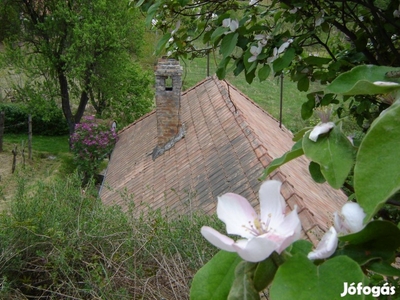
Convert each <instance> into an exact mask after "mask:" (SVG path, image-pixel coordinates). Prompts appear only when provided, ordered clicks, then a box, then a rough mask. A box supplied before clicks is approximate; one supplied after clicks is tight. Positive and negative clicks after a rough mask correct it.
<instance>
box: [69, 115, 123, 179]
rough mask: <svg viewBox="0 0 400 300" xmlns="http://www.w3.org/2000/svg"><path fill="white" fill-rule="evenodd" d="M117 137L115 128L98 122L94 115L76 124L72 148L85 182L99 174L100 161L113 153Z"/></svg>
mask: <svg viewBox="0 0 400 300" xmlns="http://www.w3.org/2000/svg"><path fill="white" fill-rule="evenodd" d="M117 138H118V136H117V133H116V132H115V130H114V129H109V128H107V127H106V126H104V125H101V124H97V123H96V122H95V121H94V118H93V117H85V118H84V122H82V123H79V124H76V126H75V132H74V133H73V135H72V136H71V145H72V147H71V149H72V152H73V153H74V156H75V162H76V165H77V167H78V171H79V172H80V174H81V175H82V176H83V178H84V182H87V180H88V179H89V178H91V177H94V176H95V175H96V174H97V172H98V170H99V166H100V163H101V162H102V161H103V160H104V159H105V158H106V157H107V155H109V154H110V153H111V151H112V149H113V148H114V145H115V143H116V141H117Z"/></svg>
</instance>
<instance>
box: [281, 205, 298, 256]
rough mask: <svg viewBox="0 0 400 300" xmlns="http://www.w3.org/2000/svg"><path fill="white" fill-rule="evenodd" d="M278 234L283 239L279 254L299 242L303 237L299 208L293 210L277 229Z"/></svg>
mask: <svg viewBox="0 0 400 300" xmlns="http://www.w3.org/2000/svg"><path fill="white" fill-rule="evenodd" d="M276 232H278V234H279V235H280V236H282V237H283V240H282V242H281V243H280V245H279V249H278V250H277V252H278V253H281V252H282V251H283V250H285V249H286V248H287V247H288V246H289V245H290V244H292V243H293V242H295V241H297V240H298V239H299V238H300V235H301V221H300V218H299V215H298V214H297V208H295V209H294V210H292V211H291V212H290V214H288V215H287V216H286V217H285V219H284V221H283V222H282V223H281V224H280V226H279V227H278V228H276Z"/></svg>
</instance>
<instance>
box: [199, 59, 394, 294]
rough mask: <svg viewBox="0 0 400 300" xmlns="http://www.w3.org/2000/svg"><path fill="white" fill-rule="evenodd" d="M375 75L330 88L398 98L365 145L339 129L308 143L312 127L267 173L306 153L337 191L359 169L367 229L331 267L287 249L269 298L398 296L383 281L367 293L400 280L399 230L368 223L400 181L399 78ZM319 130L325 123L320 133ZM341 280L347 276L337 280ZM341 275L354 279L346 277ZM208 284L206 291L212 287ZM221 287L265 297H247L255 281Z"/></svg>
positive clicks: (346, 238)
mask: <svg viewBox="0 0 400 300" xmlns="http://www.w3.org/2000/svg"><path fill="white" fill-rule="evenodd" d="M370 69H371V66H359V67H356V68H354V69H353V70H351V71H349V72H348V73H343V74H342V75H341V76H339V77H338V78H337V79H336V80H335V81H333V82H332V84H331V85H330V86H329V88H330V89H331V90H332V89H336V91H337V92H339V93H343V94H351V95H352V94H358V93H360V91H362V92H363V93H392V94H391V97H394V99H396V100H395V102H394V103H393V104H392V106H391V107H390V108H389V109H387V110H386V111H384V112H382V113H381V115H380V116H379V117H378V118H377V119H376V120H375V121H374V122H373V123H372V124H371V127H370V129H369V130H368V132H367V134H366V135H365V136H364V137H363V138H362V141H361V144H360V146H359V147H355V146H353V144H352V143H351V142H350V141H349V140H348V139H347V137H346V136H345V135H344V134H343V132H342V130H341V126H340V124H336V125H334V127H333V128H332V129H331V130H328V131H326V132H325V133H323V134H321V135H319V136H318V138H317V140H316V141H311V140H310V138H309V136H310V133H311V131H312V130H314V129H309V128H306V129H305V130H303V131H302V132H301V133H300V134H298V135H297V136H296V137H295V139H296V140H298V141H297V143H296V144H295V146H294V147H293V149H292V150H291V151H289V152H288V153H286V154H285V155H284V156H282V157H281V158H278V159H275V160H274V161H273V162H272V163H271V166H270V167H268V168H267V169H266V171H265V174H264V177H265V176H267V175H269V174H270V173H271V172H272V171H273V170H274V169H276V168H277V167H279V166H281V165H283V164H285V163H287V162H289V161H290V160H292V159H294V158H296V157H299V156H301V155H303V154H304V155H306V156H307V157H308V158H309V159H310V160H311V161H312V162H311V164H312V165H313V168H311V167H310V172H311V175H312V177H313V178H314V179H315V180H316V181H317V182H319V180H317V178H318V179H322V180H321V182H324V181H327V182H328V183H329V184H330V185H331V186H332V187H334V188H340V187H341V185H342V184H343V183H344V181H345V180H346V178H347V176H348V174H349V172H350V171H351V170H352V167H353V165H354V164H355V167H354V183H355V184H354V188H355V199H356V200H357V202H358V203H359V204H360V206H361V207H362V208H363V210H364V212H365V214H366V217H365V219H364V223H366V226H365V227H364V228H363V229H362V230H361V231H359V232H354V233H351V234H346V235H343V236H341V237H339V241H340V242H339V245H338V246H337V248H336V246H335V248H334V249H333V250H336V251H335V252H334V254H333V256H332V258H329V259H328V257H325V258H326V260H325V262H318V261H316V262H314V263H313V262H311V261H310V260H309V259H308V258H307V251H304V249H302V248H299V249H300V251H298V250H296V248H297V247H295V248H294V251H295V252H293V251H292V250H291V249H289V248H288V249H287V252H288V253H287V254H283V255H282V257H281V259H283V260H284V263H283V264H282V265H281V266H280V267H279V268H278V269H277V270H272V271H271V270H270V269H268V268H264V269H263V271H262V272H264V273H265V275H268V274H273V275H272V276H274V280H273V281H272V284H271V289H270V297H271V299H293V297H295V295H297V294H298V292H299V291H304V290H306V291H308V292H307V293H305V294H304V297H305V298H304V299H310V297H312V295H317V294H318V295H320V294H321V293H322V291H324V292H323V295H325V296H326V299H332V297H337V296H338V295H341V294H342V293H343V294H344V296H343V297H352V296H353V295H355V294H354V293H353V291H356V288H355V287H353V286H350V287H348V288H344V287H343V285H344V283H345V282H346V283H348V284H351V283H356V285H357V284H358V285H357V288H358V289H359V290H360V292H357V295H360V299H370V297H371V295H373V296H374V297H377V296H379V295H381V296H382V295H394V294H395V292H396V290H395V289H396V287H398V285H396V284H394V283H391V285H388V283H384V284H383V285H381V287H374V286H372V287H368V284H369V277H371V278H373V277H374V276H376V274H378V275H382V276H386V277H387V278H388V281H389V282H394V281H393V280H394V277H396V276H399V275H400V270H399V269H396V268H394V267H392V266H391V264H392V263H394V261H395V257H396V253H397V252H398V250H399V248H400V228H399V227H398V224H397V223H392V222H389V221H382V220H373V221H370V220H372V219H373V217H374V216H375V215H376V214H377V213H378V211H379V210H380V209H381V208H382V206H383V205H384V204H385V203H386V202H387V201H388V200H389V199H391V197H393V196H395V195H396V192H397V191H398V190H399V189H400V185H399V181H398V179H399V178H400V174H399V170H398V168H397V166H398V163H399V159H398V156H397V152H396V151H392V149H398V148H399V145H398V135H399V133H398V132H397V131H398V126H396V123H397V121H396V120H398V119H399V118H400V110H399V103H400V102H399V101H400V99H399V97H400V93H399V91H400V84H398V83H397V81H398V79H397V78H394V79H393V78H390V79H388V73H387V72H390V70H389V71H388V69H387V67H373V70H374V72H373V74H374V75H373V76H369V75H368V72H369V70H370ZM366 74H367V76H366ZM379 74H380V75H379ZM325 122H327V120H325ZM318 126H320V125H317V126H316V127H318ZM376 154H378V155H379V159H376V160H375V158H376V157H375V156H376ZM310 166H311V165H310ZM395 199H397V197H396V198H395ZM354 217H355V216H353V218H354ZM302 247H304V246H302ZM292 249H293V248H292ZM291 251H292V252H291ZM308 251H309V250H308ZM221 255H222V254H221ZM208 264H209V266H208V267H207V269H206V270H212V269H213V268H215V267H216V266H215V264H216V262H215V261H213V260H211V261H210V262H209V263H208ZM208 264H207V265H208ZM342 268H344V269H342ZM225 269H226V272H228V273H231V272H233V271H232V270H231V269H230V268H229V269H228V268H225ZM363 270H368V272H369V273H368V275H369V276H367V277H366V276H365V275H364V273H363ZM235 272H237V273H238V274H239V275H240V276H243V274H244V273H243V272H244V271H243V270H242V271H240V270H238V267H236V271H235ZM246 272H247V273H246ZM246 272H245V274H247V277H246V278H252V277H253V276H254V274H255V273H254V269H253V270H248V271H246ZM337 274H342V275H341V276H337ZM343 274H346V276H348V277H346V278H345V277H343ZM239 275H236V276H239ZM196 276H197V275H196ZM198 276H199V278H202V280H203V281H205V282H208V281H209V280H210V281H214V282H215V280H213V279H212V278H213V276H214V275H213V272H211V271H208V274H204V272H202V273H201V272H200V271H199V275H198ZM310 276H311V277H310ZM196 280H198V279H196V277H195V282H196ZM200 280H201V279H200ZM288 282H290V284H288ZM205 284H206V288H207V286H208V283H205ZM203 285H204V282H203ZM219 288H221V289H223V290H224V291H225V293H229V295H231V294H232V295H236V296H232V297H230V298H229V299H242V297H243V296H244V293H246V295H247V296H246V297H248V299H259V296H258V293H257V292H260V291H261V290H259V289H256V290H255V291H256V293H252V294H248V291H250V290H254V289H255V284H254V283H253V281H252V280H243V281H241V284H238V285H236V284H231V285H228V287H226V285H222V284H220V285H219ZM193 289H194V291H193V294H194V295H196V293H197V291H196V289H198V285H193ZM214 289H215V288H214ZM361 291H363V292H362V293H361ZM364 291H365V292H364ZM350 292H351V293H350ZM397 292H398V291H397ZM302 295H303V294H302ZM321 297H322V296H321ZM193 299H203V298H201V297H194V298H193Z"/></svg>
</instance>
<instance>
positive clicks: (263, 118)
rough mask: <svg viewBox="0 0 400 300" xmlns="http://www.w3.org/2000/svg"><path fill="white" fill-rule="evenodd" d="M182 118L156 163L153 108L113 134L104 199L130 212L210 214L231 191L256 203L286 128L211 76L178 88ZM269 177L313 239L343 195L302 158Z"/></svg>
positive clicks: (287, 138) (284, 146)
mask: <svg viewBox="0 0 400 300" xmlns="http://www.w3.org/2000/svg"><path fill="white" fill-rule="evenodd" d="M181 121H182V123H183V124H184V125H185V131H186V133H185V136H184V138H183V139H181V140H180V141H178V142H177V143H176V144H175V145H174V146H173V147H172V148H171V149H170V150H167V151H166V152H165V153H164V154H162V155H161V156H159V157H158V158H156V159H155V160H154V161H153V159H152V151H153V149H154V148H155V146H156V144H157V124H156V114H155V112H154V111H153V112H151V113H149V114H147V115H145V116H143V117H142V118H141V119H139V120H137V121H136V122H134V123H132V124H131V125H129V126H127V127H125V128H124V129H123V130H121V131H120V132H119V141H118V143H117V144H116V146H115V149H114V151H113V153H112V157H111V160H110V163H109V166H108V169H107V173H106V177H105V182H104V184H103V187H102V189H101V192H100V196H101V198H102V201H103V202H104V203H105V204H118V205H120V206H121V207H122V208H123V209H124V210H125V211H127V210H128V206H129V201H133V202H134V205H135V209H134V210H133V212H134V213H138V212H141V211H146V210H147V209H148V207H152V208H160V209H162V210H163V211H164V212H166V211H167V210H168V213H169V214H174V213H178V214H184V213H189V212H190V211H194V210H199V211H203V212H205V213H208V214H213V213H215V209H216V204H217V196H219V195H221V194H223V193H226V192H234V193H238V194H240V195H242V196H243V197H246V198H247V199H249V201H250V202H251V203H252V205H254V206H258V199H257V197H258V189H259V187H260V184H261V182H260V181H259V180H258V178H259V177H260V176H261V175H262V172H263V170H264V168H265V166H266V165H267V164H268V163H269V162H270V161H271V160H272V159H274V158H277V157H280V156H281V155H283V154H284V153H285V152H286V151H287V150H289V149H290V148H291V147H292V145H293V142H292V135H291V133H290V132H289V131H288V130H286V129H285V128H284V127H283V128H280V127H279V124H278V122H277V121H276V120H275V119H274V118H273V117H272V116H271V115H270V114H268V113H267V112H265V111H264V110H262V109H261V108H260V107H259V106H258V105H257V104H255V103H254V102H253V101H251V100H250V99H249V98H247V97H246V96H245V95H244V94H242V93H241V92H240V91H239V90H238V89H237V88H235V87H234V86H232V85H231V84H229V83H228V82H226V81H220V80H218V79H216V78H215V77H210V78H207V79H205V80H203V81H202V82H200V83H198V84H197V85H196V86H194V87H192V88H190V89H189V90H187V91H185V92H183V93H182V96H181ZM270 178H274V179H277V180H280V181H282V182H283V185H282V195H283V197H284V198H285V199H286V202H287V204H288V206H289V207H290V208H291V209H293V208H294V206H295V205H297V207H298V210H299V212H300V213H299V216H300V218H301V220H302V222H303V223H302V224H303V229H304V235H305V236H306V237H308V238H309V239H310V240H311V241H313V242H314V243H316V241H317V240H318V239H319V238H320V236H321V233H323V232H324V230H326V229H327V228H328V224H329V223H330V222H331V215H332V213H333V212H334V211H336V210H339V209H340V207H341V206H342V205H343V203H344V202H345V201H346V197H345V195H344V194H343V193H342V192H341V191H338V190H333V189H332V188H330V187H329V186H328V185H326V184H322V185H319V184H316V183H315V182H313V180H312V179H311V178H310V175H309V173H308V161H307V160H306V159H305V158H298V159H296V160H293V161H291V162H290V163H288V164H286V165H284V166H282V167H281V168H279V169H278V170H276V171H274V172H273V174H272V176H270ZM123 194H126V195H125V196H122V197H121V195H123ZM129 195H131V196H129Z"/></svg>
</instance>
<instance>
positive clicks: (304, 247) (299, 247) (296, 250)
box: [285, 240, 313, 256]
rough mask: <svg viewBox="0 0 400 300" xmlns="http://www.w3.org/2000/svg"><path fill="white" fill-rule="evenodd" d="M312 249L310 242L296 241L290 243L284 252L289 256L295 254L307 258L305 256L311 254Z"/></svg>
mask: <svg viewBox="0 0 400 300" xmlns="http://www.w3.org/2000/svg"><path fill="white" fill-rule="evenodd" d="M312 248H313V244H312V243H311V242H310V241H306V240H297V241H295V242H294V243H292V244H291V245H290V246H289V247H288V248H287V249H286V250H285V251H286V252H288V253H290V255H291V256H293V255H295V254H302V255H304V256H307V254H308V253H310V252H311V250H312Z"/></svg>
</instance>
